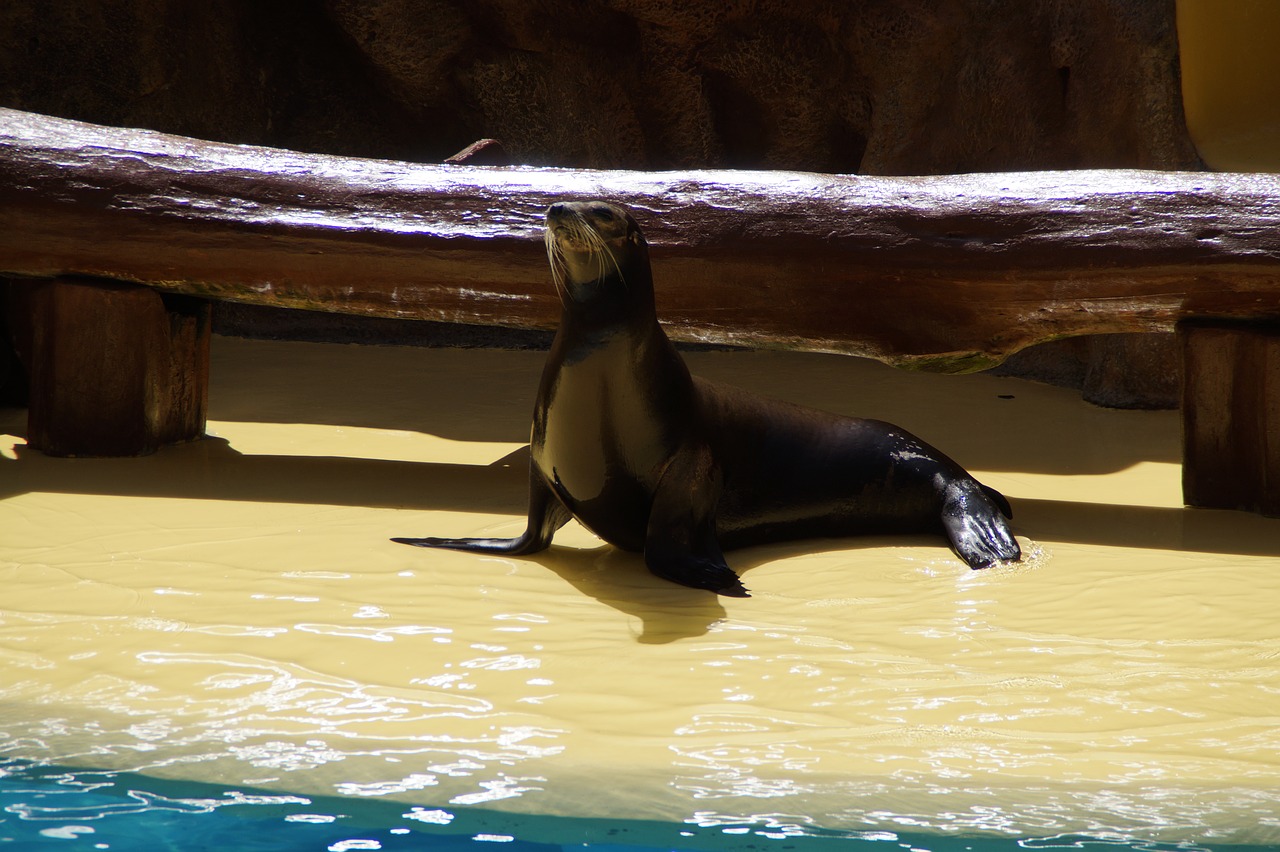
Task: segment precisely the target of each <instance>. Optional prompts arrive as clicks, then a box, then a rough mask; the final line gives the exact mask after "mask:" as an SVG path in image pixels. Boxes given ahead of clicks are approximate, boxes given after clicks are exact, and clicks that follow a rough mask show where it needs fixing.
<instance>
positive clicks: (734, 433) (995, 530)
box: [395, 202, 1020, 596]
mask: <svg viewBox="0 0 1280 852" xmlns="http://www.w3.org/2000/svg"><path fill="white" fill-rule="evenodd" d="M547 246H548V257H549V258H550V262H551V266H552V274H553V278H554V280H555V283H556V289H557V292H558V293H559V295H560V297H561V302H562V303H563V308H564V311H563V315H562V318H561V323H560V330H559V332H558V334H557V335H556V339H555V342H554V343H553V344H552V348H551V353H550V355H549V356H548V358H547V364H546V367H545V369H544V371H543V375H542V384H541V386H540V388H539V390H538V398H537V402H536V403H535V406H534V414H533V431H532V436H531V439H530V453H531V464H530V497H529V523H528V527H527V528H526V530H525V532H524V534H523V535H521V536H520V537H519V538H513V539H486V538H421V539H405V538H397V539H395V541H398V542H402V543H405V544H412V545H416V546H419V547H444V548H451V549H454V550H466V551H473V552H485V553H508V554H527V553H536V552H537V551H540V550H543V549H545V548H546V547H548V546H549V545H550V543H551V538H552V535H553V534H554V533H555V531H556V530H557V529H559V528H560V527H561V526H563V525H564V524H565V523H566V522H568V520H569V519H570V518H571V517H573V518H576V519H577V520H578V521H579V522H581V523H582V524H583V526H585V527H586V528H587V529H589V530H591V531H592V532H594V533H595V534H596V535H598V536H600V537H601V538H603V539H604V540H605V541H607V542H609V543H611V544H613V545H616V546H617V547H621V548H624V549H626V550H632V551H636V552H643V553H644V558H645V563H646V564H647V565H648V567H649V569H650V570H651V571H652V572H653V573H654V574H657V575H658V576H660V577H665V578H666V579H669V580H672V581H674V582H677V583H682V584H684V585H687V586H693V587H695V588H700V589H709V590H711V591H714V592H718V593H720V594H723V595H733V596H746V595H747V590H746V589H745V588H744V587H743V585H742V583H741V581H740V580H739V579H738V576H737V574H735V573H734V572H733V570H732V569H730V568H729V566H728V565H727V564H726V563H725V560H724V556H723V554H722V551H723V550H727V549H731V548H734V547H741V546H744V545H749V544H757V543H761V542H767V541H777V540H783V539H794V538H804V537H815V536H848V535H858V534H865V533H922V532H927V533H937V534H940V535H944V536H946V537H947V539H948V540H949V541H950V543H951V546H952V548H953V549H954V550H955V552H956V553H957V554H958V555H959V556H960V558H961V559H963V560H964V561H965V562H966V563H967V564H969V565H970V566H971V567H974V568H983V567H986V566H989V565H992V564H994V563H996V562H1000V561H1008V560H1016V559H1018V558H1019V557H1020V551H1019V548H1018V544H1017V542H1016V541H1015V540H1014V537H1013V535H1012V533H1011V532H1010V531H1009V526H1008V524H1007V523H1006V521H1005V518H1007V517H1011V516H1012V512H1011V510H1010V508H1009V503H1008V501H1007V500H1006V499H1005V498H1004V497H1003V496H1002V495H1001V494H1000V493H998V492H996V491H995V490H993V489H991V488H987V487H986V486H984V485H981V484H980V483H979V482H977V481H976V480H975V479H974V478H973V477H972V476H970V475H969V474H968V473H967V472H966V471H965V470H964V469H963V468H961V467H960V465H958V464H956V463H955V462H954V461H952V460H951V459H950V458H948V457H947V456H946V455H944V454H943V453H941V452H939V451H938V450H936V449H934V448H933V447H931V446H929V445H928V444H926V443H925V442H924V441H922V440H920V439H919V438H917V437H915V436H914V435H912V434H910V433H909V432H907V431H906V430H904V429H900V428H898V427H896V426H894V425H892V424H890V423H884V422H882V421H878V420H863V419H859V418H852V417H842V416H838V415H835V414H831V413H828V412H825V411H818V410H815V409H809V408H803V407H800V406H796V405H792V404H789V403H785V402H780V401H777V400H772V399H766V398H763V397H759V396H755V395H753V394H750V393H747V392H746V391H742V390H739V389H737V388H733V387H729V386H726V385H719V384H715V383H712V382H707V381H704V380H702V379H697V378H693V377H691V376H690V375H689V371H688V369H687V368H686V367H685V364H684V361H683V359H681V357H680V355H679V354H678V353H677V352H676V350H675V348H674V347H673V346H672V345H671V342H670V341H669V340H668V339H667V337H666V335H665V334H664V333H663V331H662V329H661V327H660V326H659V325H658V321H657V317H656V314H655V311H654V304H653V284H652V278H651V273H650V268H649V254H648V245H647V244H646V242H645V240H644V237H643V235H642V234H641V232H640V229H639V226H638V225H637V224H636V222H635V220H634V219H633V218H632V217H631V215H630V214H629V213H627V212H626V211H625V210H623V209H621V208H619V207H616V206H614V205H609V204H605V203H604V202H579V203H564V204H554V205H552V206H551V208H550V209H549V210H548V212H547Z"/></svg>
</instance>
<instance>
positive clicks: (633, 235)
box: [627, 228, 644, 245]
mask: <svg viewBox="0 0 1280 852" xmlns="http://www.w3.org/2000/svg"><path fill="white" fill-rule="evenodd" d="M627 239H628V240H630V241H631V242H632V243H633V244H635V245H641V244H642V243H644V235H643V234H641V233H640V229H639V228H632V229H631V230H630V231H628V232H627Z"/></svg>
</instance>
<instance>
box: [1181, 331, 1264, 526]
mask: <svg viewBox="0 0 1280 852" xmlns="http://www.w3.org/2000/svg"><path fill="white" fill-rule="evenodd" d="M1178 337H1179V342H1180V344H1181V349H1182V423H1183V435H1182V440H1183V466H1182V491H1183V499H1184V500H1185V501H1186V502H1187V503H1188V504H1189V505H1192V506H1201V507H1204V508H1211V509H1246V510H1249V511H1253V512H1261V513H1262V514H1264V515H1270V516H1273V517H1276V516H1280V322H1263V323H1247V322H1230V321H1202V320H1195V321H1187V322H1184V323H1181V324H1179V326H1178Z"/></svg>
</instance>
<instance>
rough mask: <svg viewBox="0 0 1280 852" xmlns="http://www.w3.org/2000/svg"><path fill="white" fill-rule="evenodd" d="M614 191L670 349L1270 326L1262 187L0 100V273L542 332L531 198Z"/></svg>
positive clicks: (995, 351) (1019, 343)
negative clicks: (854, 163)
mask: <svg viewBox="0 0 1280 852" xmlns="http://www.w3.org/2000/svg"><path fill="white" fill-rule="evenodd" d="M590 197H603V198H607V199H610V200H613V201H617V202H620V203H623V204H625V205H627V206H629V207H630V208H631V209H632V210H633V212H634V213H635V214H636V216H637V218H638V219H639V221H640V222H641V225H642V227H643V228H644V230H645V233H646V235H647V236H648V238H649V240H650V242H651V244H652V246H653V250H652V257H653V262H654V274H655V283H656V287H657V299H658V311H659V315H660V316H661V317H662V318H663V320H664V322H665V323H666V324H667V326H668V328H669V330H670V331H671V333H672V335H673V336H674V337H676V338H678V339H684V340H702V341H712V342H722V343H740V344H746V345H751V346H770V347H787V348H800V349H812V350H822V351H836V352H846V353H851V354H859V355H867V356H871V357H875V358H879V359H881V360H884V361H887V362H890V363H894V364H898V365H902V366H911V367H919V368H923V369H934V370H943V371H955V372H961V371H967V370H973V369H981V368H985V367H989V366H992V365H994V364H995V363H998V362H999V361H1000V360H1002V359H1003V358H1004V357H1006V356H1008V355H1009V354H1011V353H1013V352H1015V351H1017V350H1019V349H1021V348H1023V347H1025V346H1028V345H1030V344H1032V343H1036V342H1040V341H1044V340H1049V339H1054V338H1058V337H1064V336H1070V335H1078V334H1091V333H1107V332H1133V331H1151V330H1172V329H1173V328H1174V326H1175V324H1176V323H1177V322H1178V321H1179V320H1181V319H1185V318H1188V317H1194V316H1209V317H1257V316H1266V317H1280V176H1277V175H1228V174H1203V173H1169V172H1142V171H1085V172H1033V173H1024V174H983V175H953V176H944V177H928V178H883V177H859V176H849V175H817V174H804V173H786V172H782V173H778V172H713V171H688V172H607V171H578V170H568V169H537V168H526V167H502V168H499V167H489V168H482V167H464V166H443V165H441V166H430V165H413V164H408V163H399V162H389V161H374V160H357V159H349V158H342V157H333V156H322V155H311V154H301V153H297V152H291V151H281V150H274V149H268V148H257V147H248V146H236V145H226V144H221V143H215V142H205V141H200V140H194V139H187V138H182V137H175V136H166V135H163V134H158V133H152V132H148V131H139V130H128V129H120V128H107V127H100V126H95V125H89V124H84V123H80V122H74V121H68V120H65V119H57V118H50V117H46V116H38V115H34V114H30V113H23V112H18V111H14V110H0V274H11V275H21V276H40V277H51V276H57V275H68V274H74V275H94V276H101V277H105V278H111V279H118V280H126V281H134V282H139V283H143V284H146V285H149V286H151V287H155V288H158V289H161V290H164V291H167V292H172V293H183V294H190V295H198V296H206V297H212V298H218V299H228V300H235V301H243V302H255V303H259V304H272V305H280V306H285V307H305V308H311V309H321V310H330V311H339V312H347V313H357V314H369V315H379V316H393V317H416V318H423V319H433V320H443V321H450V322H469V323H482V324H490V325H508V326H516V327H524V328H550V327H553V326H554V325H555V323H556V322H557V320H558V316H559V308H558V305H557V303H556V301H555V298H554V296H553V294H552V290H551V286H550V281H549V275H548V272H547V269H546V262H545V258H544V257H543V248H542V242H541V235H542V215H543V211H544V210H545V208H546V207H547V205H548V204H550V203H551V202H552V201H554V200H558V199H564V198H571V199H581V198H590Z"/></svg>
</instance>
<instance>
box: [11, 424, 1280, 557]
mask: <svg viewBox="0 0 1280 852" xmlns="http://www.w3.org/2000/svg"><path fill="white" fill-rule="evenodd" d="M16 455H17V456H18V458H17V459H16V460H15V459H0V499H2V498H4V497H10V496H14V495H16V494H21V493H26V492H30V491H40V492H50V493H66V494H101V495H114V496H121V497H173V498H183V499H204V500H235V501H255V502H268V503H270V502H285V503H299V504H317V505H337V506H367V507H375V508H396V509H411V510H421V511H428V510H443V511H453V512H490V513H496V514H509V515H512V516H513V517H523V516H524V513H525V510H526V506H527V504H526V499H527V489H528V464H529V462H528V448H527V447H522V448H520V449H519V450H516V451H515V452H512V453H510V454H508V455H507V456H505V457H503V458H501V459H498V460H496V461H494V462H492V463H491V464H488V465H470V464H447V463H428V462H408V461H386V460H379V459H358V458H342V457H316V456H276V455H245V454H242V453H239V452H237V451H236V450H235V449H233V448H232V447H231V446H229V445H228V444H227V442H226V441H224V440H221V439H206V440H203V441H198V442H195V443H192V444H186V445H182V446H176V447H166V448H164V449H162V450H161V451H160V452H158V453H156V454H155V455H152V456H146V457H143V458H131V459H57V458H50V457H48V456H45V455H43V454H42V453H39V452H37V451H34V450H30V449H28V448H26V447H24V446H19V447H17V448H16ZM1012 502H1013V507H1014V529H1015V532H1017V533H1018V534H1020V535H1025V536H1028V537H1030V538H1031V539H1033V540H1035V541H1039V542H1045V543H1048V542H1055V541H1057V542H1075V543H1079V544H1093V545H1104V546H1108V547H1141V548H1157V549H1164V550H1173V551H1189V552H1201V553H1228V554H1230V553H1234V554H1240V555H1247V556H1280V519H1270V518H1263V517H1261V516H1258V515H1253V514H1249V513H1246V512H1232V511H1215V510H1206V509H1192V508H1168V507H1154V506H1127V505H1117V504H1111V503H1105V502H1097V503H1077V502H1071V501H1062V500H1044V499H1036V498H1022V497H1019V496H1016V495H1015V496H1014V497H1013V498H1012ZM472 532H473V531H472V530H467V529H448V530H440V529H419V528H416V527H415V528H412V529H405V530H403V531H402V532H401V534H403V535H407V536H424V535H458V536H465V535H468V534H471V533H472ZM1268 533H1272V534H1271V535H1268ZM924 540H926V539H921V541H924ZM928 540H931V541H932V540H933V539H928ZM857 541H866V542H871V541H873V539H870V538H869V539H865V540H861V539H859V540H857ZM937 541H938V543H939V546H945V545H944V544H943V543H942V541H941V539H937ZM779 546H782V545H775V546H774V547H779ZM848 546H849V540H841V542H840V547H841V548H846V547H848ZM785 547H786V549H788V550H790V551H791V552H792V553H795V554H799V553H805V552H811V551H813V550H816V549H821V547H820V546H818V545H814V544H813V543H812V542H810V543H808V544H806V543H805V542H796V543H792V544H787V545H785ZM758 549H759V548H748V549H744V550H741V551H736V552H735V556H734V557H731V558H730V563H731V564H732V565H733V566H734V567H735V568H749V567H751V566H752V565H753V563H752V561H751V559H752V557H751V556H750V554H751V553H752V552H753V551H755V550H758ZM736 554H743V555H736ZM781 555H785V554H781ZM626 556H627V555H626V554H619V557H620V558H625V557H626ZM769 558H771V559H772V558H780V554H776V553H775V554H773V555H771V556H770V557H769ZM637 564H640V563H637ZM756 564H758V563H756ZM641 570H643V566H642V565H641ZM655 582H660V581H655Z"/></svg>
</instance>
